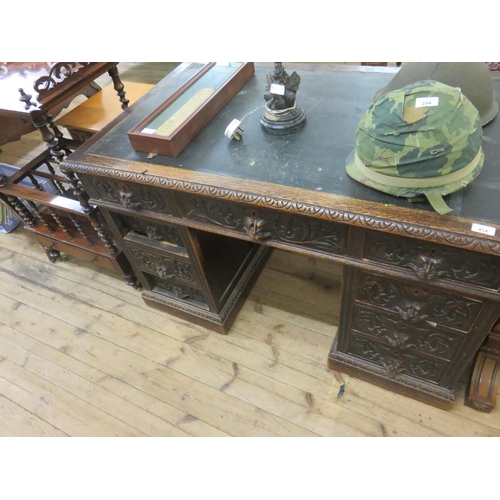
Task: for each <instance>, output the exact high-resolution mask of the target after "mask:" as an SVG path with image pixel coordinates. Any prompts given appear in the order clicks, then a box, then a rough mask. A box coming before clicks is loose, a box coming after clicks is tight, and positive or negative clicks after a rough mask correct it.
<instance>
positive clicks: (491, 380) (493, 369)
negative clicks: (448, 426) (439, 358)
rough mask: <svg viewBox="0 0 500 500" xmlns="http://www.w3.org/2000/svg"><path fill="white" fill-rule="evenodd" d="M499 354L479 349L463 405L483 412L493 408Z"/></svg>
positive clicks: (496, 388)
mask: <svg viewBox="0 0 500 500" xmlns="http://www.w3.org/2000/svg"><path fill="white" fill-rule="evenodd" d="M499 354H500V353H499ZM499 354H494V353H491V352H488V351H483V350H481V351H479V353H478V355H477V358H476V363H475V365H474V371H473V373H472V378H471V382H470V386H469V388H468V390H467V394H466V397H465V401H464V404H465V406H469V407H470V408H473V409H474V410H478V411H482V412H485V413H490V412H491V410H493V408H495V403H496V396H497V390H498V382H499V377H497V375H498V369H499V367H500V355H499Z"/></svg>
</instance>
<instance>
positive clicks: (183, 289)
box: [154, 277, 206, 303]
mask: <svg viewBox="0 0 500 500" xmlns="http://www.w3.org/2000/svg"><path fill="white" fill-rule="evenodd" d="M154 281H155V284H156V286H157V287H159V288H161V289H163V290H167V291H169V292H172V293H173V294H174V295H175V297H176V298H177V299H181V300H187V299H193V300H197V301H199V302H203V303H206V299H205V296H204V295H203V292H202V291H201V290H199V289H198V288H194V287H192V286H189V285H186V284H184V283H174V282H172V281H168V280H162V279H160V278H157V277H155V278H154Z"/></svg>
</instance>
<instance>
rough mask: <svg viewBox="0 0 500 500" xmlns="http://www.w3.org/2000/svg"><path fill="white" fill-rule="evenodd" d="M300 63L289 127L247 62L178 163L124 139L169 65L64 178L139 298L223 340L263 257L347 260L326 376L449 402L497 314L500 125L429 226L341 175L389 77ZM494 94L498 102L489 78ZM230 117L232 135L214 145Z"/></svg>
mask: <svg viewBox="0 0 500 500" xmlns="http://www.w3.org/2000/svg"><path fill="white" fill-rule="evenodd" d="M297 69H298V71H299V73H300V75H301V78H302V83H301V88H300V91H299V93H298V96H297V100H298V101H299V105H300V106H301V107H302V108H303V109H304V110H305V112H306V115H307V124H306V126H305V128H304V129H303V130H302V131H300V132H299V133H295V134H291V135H287V136H272V135H268V134H266V133H265V132H264V131H262V130H261V128H260V124H259V118H260V115H261V113H262V110H263V106H264V100H263V97H262V95H263V93H264V90H265V85H266V78H265V75H266V73H267V72H268V71H269V68H263V67H257V68H256V72H255V75H254V76H253V77H252V78H251V79H250V80H249V82H248V83H247V84H246V85H245V86H244V87H243V89H242V90H241V91H240V92H239V93H238V94H237V95H236V96H235V97H234V98H233V99H232V100H231V101H230V102H229V103H228V104H227V105H226V106H225V107H224V108H223V109H222V110H221V111H220V112H219V113H218V114H217V116H215V118H214V119H213V120H212V121H211V122H210V123H209V124H208V125H207V126H206V127H205V129H203V131H202V132H201V133H200V134H199V135H198V136H197V137H196V138H195V139H194V140H193V141H192V142H191V143H190V144H189V146H187V148H186V149H185V150H184V151H183V152H182V153H181V154H180V155H179V156H178V157H177V158H169V157H166V156H159V155H158V156H155V157H153V158H148V155H147V153H139V152H136V151H134V149H133V148H132V146H131V145H130V142H129V140H128V137H127V133H128V132H129V130H131V129H132V128H133V127H134V126H135V125H136V124H137V123H139V122H140V120H142V119H143V118H144V117H145V116H147V115H148V113H150V112H151V111H152V110H154V109H155V108H156V107H158V105H159V104H160V103H161V102H162V101H163V100H165V99H166V98H167V97H168V96H169V95H170V94H171V93H172V92H174V91H175V90H176V89H177V88H179V86H180V85H182V83H183V79H185V78H186V77H185V75H183V73H182V71H181V70H180V69H179V70H176V71H174V72H173V73H171V74H170V75H168V76H167V77H166V78H165V79H164V80H162V81H161V82H160V83H159V84H158V85H157V86H155V87H154V88H153V89H152V90H151V91H150V92H149V94H147V95H146V96H144V97H143V99H142V100H141V101H139V102H138V103H136V104H134V105H133V106H132V107H131V108H130V109H128V110H126V111H125V112H124V113H123V114H122V115H121V116H120V117H119V118H117V119H116V120H115V121H114V122H113V123H111V124H110V125H109V126H108V127H107V128H106V129H104V130H103V131H101V133H99V134H97V135H96V136H95V137H94V138H93V139H91V140H90V141H89V142H88V143H87V144H86V145H84V146H83V148H80V149H79V150H78V151H77V152H75V153H74V154H73V155H71V156H70V157H69V158H68V160H67V161H66V162H64V164H63V168H64V169H66V170H68V171H71V172H76V174H77V175H78V176H79V178H80V179H81V181H82V183H83V185H84V187H85V189H86V190H87V191H88V193H89V194H90V196H91V200H90V201H91V203H94V204H97V205H98V206H99V207H100V208H101V210H102V212H103V214H104V215H105V217H106V219H107V220H108V223H109V225H110V226H111V227H112V229H113V231H114V234H115V237H116V239H117V240H118V243H119V245H120V246H121V247H123V250H124V252H125V253H126V255H127V256H128V258H129V260H130V262H131V263H132V266H133V267H134V270H135V272H136V274H137V278H138V280H139V281H140V282H141V283H142V284H143V286H144V292H143V297H144V299H145V300H146V302H147V303H148V304H150V305H152V306H154V307H159V308H163V309H164V310H167V311H170V312H173V313H175V314H183V315H184V317H187V318H188V319H191V320H192V321H196V322H198V323H201V324H204V325H206V326H209V327H211V328H215V329H217V330H218V331H226V332H227V330H228V329H229V326H230V324H231V320H232V318H233V317H234V315H235V314H236V311H237V305H236V304H237V303H238V299H241V298H242V297H243V295H244V289H245V287H246V286H248V284H249V283H250V282H251V277H252V275H254V274H255V272H256V271H257V270H258V268H259V266H260V265H261V264H262V262H263V260H264V257H265V253H266V249H267V248H268V247H275V248H281V249H285V250H290V251H293V252H299V253H302V254H305V255H308V256H313V257H316V258H321V259H327V260H331V261H334V262H339V263H342V264H344V272H343V283H342V302H341V314H340V321H339V328H338V333H337V336H336V339H335V341H334V345H333V346H332V348H331V351H330V353H329V355H328V363H329V366H330V367H332V368H335V369H338V370H340V371H342V372H346V373H349V374H352V375H354V376H356V377H359V378H363V379H366V380H369V381H371V382H373V383H376V384H379V385H382V386H384V387H387V388H390V389H392V390H394V391H397V392H401V393H403V394H406V395H408V396H411V397H414V398H416V399H420V400H422V401H425V402H427V403H430V404H433V405H436V406H439V407H443V408H446V407H448V406H449V405H450V404H452V402H453V401H454V392H455V389H454V387H455V384H456V382H457V380H458V378H459V376H460V375H461V373H462V372H463V371H464V369H465V368H466V367H467V366H468V365H469V364H470V363H471V362H472V360H473V358H474V356H475V354H476V352H477V351H478V349H479V348H480V346H481V345H482V343H483V342H484V340H485V338H486V336H487V334H488V332H489V331H490V329H491V327H492V326H493V325H494V323H495V321H496V320H497V318H498V317H499V316H500V295H499V289H500V209H499V205H498V203H497V199H496V197H497V193H498V192H499V191H498V190H499V187H500V173H499V169H500V159H499V154H498V153H499V152H500V144H499V143H498V137H499V131H500V119H498V118H497V119H496V120H494V121H493V122H492V123H490V124H488V125H487V126H486V127H485V128H484V152H485V157H486V160H485V165H484V168H483V171H482V173H481V174H480V176H479V177H478V178H477V179H476V180H475V181H474V182H473V183H472V184H471V185H469V186H468V187H467V188H466V189H463V190H461V191H458V192H456V193H454V194H452V195H450V196H449V197H447V200H446V201H447V203H448V204H449V206H450V207H451V208H452V209H453V213H452V214H450V215H447V216H440V215H439V214H437V213H435V212H434V211H432V209H431V207H430V206H429V205H428V204H427V203H421V204H416V203H414V204H410V203H408V202H407V201H405V200H403V199H398V198H394V197H392V196H390V195H385V194H383V193H380V192H378V191H374V190H371V189H370V188H367V187H365V186H363V185H360V184H358V183H356V182H355V181H353V180H351V179H350V178H349V177H348V176H347V175H346V173H345V159H346V157H347V156H348V154H349V153H350V151H351V150H352V148H353V145H354V133H355V129H356V126H357V124H358V122H359V120H360V118H361V116H362V115H363V113H364V112H365V110H366V109H367V107H368V105H369V103H370V102H371V99H372V97H373V95H374V94H375V93H376V91H377V90H378V89H380V88H381V87H383V86H385V85H386V84H387V83H388V81H389V80H390V78H391V77H392V74H391V72H390V71H388V70H387V69H386V70H383V69H382V71H374V70H373V69H372V68H369V70H368V71H367V70H366V69H364V70H363V69H362V68H352V67H350V68H345V67H343V68H340V67H337V68H336V67H324V66H321V65H320V66H317V67H313V66H305V67H302V68H300V67H299V68H297ZM494 89H495V98H497V99H498V97H499V92H500V81H499V80H495V81H494ZM234 118H237V119H239V120H241V121H242V127H243V128H244V130H245V132H244V134H243V139H242V140H241V141H229V140H228V139H227V138H225V137H224V130H225V128H226V126H227V125H228V124H229V123H230V122H231V121H232V120H233V119H234ZM473 223H480V224H482V225H486V226H488V227H490V228H493V229H494V230H495V231H496V234H495V235H491V236H490V235H484V234H481V233H478V232H475V231H472V224H473ZM325 357H326V353H325Z"/></svg>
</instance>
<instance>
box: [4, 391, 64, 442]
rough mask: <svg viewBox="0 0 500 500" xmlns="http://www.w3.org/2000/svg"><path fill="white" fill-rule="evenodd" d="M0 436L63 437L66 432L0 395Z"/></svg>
mask: <svg viewBox="0 0 500 500" xmlns="http://www.w3.org/2000/svg"><path fill="white" fill-rule="evenodd" d="M0 416H1V419H0V437H62V436H67V434H66V433H64V432H62V431H60V430H59V429H57V428H56V427H54V426H53V425H51V424H49V423H47V422H45V421H44V420H42V419H41V418H39V417H37V416H36V415H35V414H33V413H31V412H30V411H28V410H26V409H25V408H23V407H22V406H19V405H18V404H16V403H14V402H12V401H10V400H9V399H7V398H6V397H5V396H3V395H0Z"/></svg>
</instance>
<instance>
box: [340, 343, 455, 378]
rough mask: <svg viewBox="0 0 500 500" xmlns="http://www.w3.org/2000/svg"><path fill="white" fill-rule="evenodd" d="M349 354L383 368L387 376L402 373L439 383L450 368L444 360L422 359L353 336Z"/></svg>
mask: <svg viewBox="0 0 500 500" xmlns="http://www.w3.org/2000/svg"><path fill="white" fill-rule="evenodd" d="M349 353H351V354H353V355H355V356H359V357H361V358H364V359H366V360H369V361H371V362H373V363H376V364H378V365H380V366H382V367H383V368H384V369H385V372H386V374H387V376H392V375H394V374H398V373H402V374H408V375H412V376H414V377H418V378H422V379H425V380H430V381H433V382H438V381H439V379H440V378H441V376H442V375H443V373H444V372H445V370H446V368H447V366H448V363H447V362H445V361H443V360H440V359H436V358H425V357H421V356H418V355H416V354H413V353H410V352H405V351H404V350H401V349H397V348H396V349H394V348H391V347H388V346H385V345H383V344H379V343H377V342H375V341H373V340H370V339H367V338H363V337H361V336H357V335H353V336H352V339H351V342H350V346H349Z"/></svg>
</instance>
